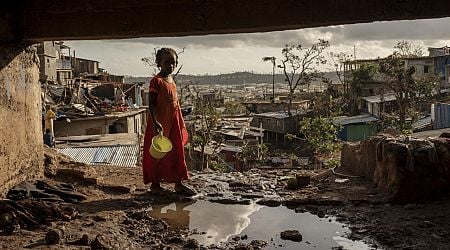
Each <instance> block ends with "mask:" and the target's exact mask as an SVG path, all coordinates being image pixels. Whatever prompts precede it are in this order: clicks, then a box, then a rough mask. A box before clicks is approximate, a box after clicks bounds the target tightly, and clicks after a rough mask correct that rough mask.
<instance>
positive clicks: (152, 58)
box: [141, 47, 184, 78]
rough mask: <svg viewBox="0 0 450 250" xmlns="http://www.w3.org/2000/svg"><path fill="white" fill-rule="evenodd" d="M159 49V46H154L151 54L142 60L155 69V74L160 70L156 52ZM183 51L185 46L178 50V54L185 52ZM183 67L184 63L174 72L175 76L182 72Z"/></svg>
mask: <svg viewBox="0 0 450 250" xmlns="http://www.w3.org/2000/svg"><path fill="white" fill-rule="evenodd" d="M158 49H159V47H155V48H153V53H152V54H151V55H150V56H148V57H143V58H141V61H142V62H143V63H144V64H145V65H147V66H149V67H150V68H151V69H152V70H153V75H156V74H157V73H158V71H159V69H158V65H157V63H156V52H157V51H158ZM183 53H184V48H183V49H182V50H181V51H179V52H177V55H178V56H180V54H183ZM182 68H183V65H180V66H179V67H178V69H177V71H176V72H175V74H173V76H174V78H175V77H176V76H177V75H178V74H179V73H180V72H181V69H182Z"/></svg>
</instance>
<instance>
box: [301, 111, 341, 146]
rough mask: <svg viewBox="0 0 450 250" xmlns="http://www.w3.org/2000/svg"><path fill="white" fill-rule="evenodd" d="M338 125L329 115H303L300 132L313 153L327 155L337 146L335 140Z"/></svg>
mask: <svg viewBox="0 0 450 250" xmlns="http://www.w3.org/2000/svg"><path fill="white" fill-rule="evenodd" d="M338 129H339V128H338V127H337V126H335V125H334V124H333V121H332V119H331V118H330V117H322V116H317V117H312V118H310V117H305V118H304V119H303V120H302V121H301V123H300V133H302V134H303V136H304V137H305V139H306V140H307V141H308V142H309V144H310V145H311V147H312V148H313V150H314V154H319V155H328V154H330V153H332V152H334V151H335V150H336V149H338V148H339V144H338V143H337V142H336V141H337V137H336V133H337V132H338Z"/></svg>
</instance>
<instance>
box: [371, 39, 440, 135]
mask: <svg viewBox="0 0 450 250" xmlns="http://www.w3.org/2000/svg"><path fill="white" fill-rule="evenodd" d="M394 48H395V49H396V50H395V51H394V52H393V53H392V55H390V56H388V57H387V58H385V59H384V60H381V61H380V63H379V69H378V71H379V73H380V74H381V76H382V78H383V84H384V88H386V89H387V90H389V91H391V92H392V93H393V94H394V95H395V98H396V104H397V108H398V111H397V112H398V120H397V119H391V120H392V122H391V124H392V125H393V126H394V127H396V128H397V129H399V130H400V131H410V130H411V124H410V123H407V121H406V120H407V118H412V119H413V120H414V118H415V117H416V115H414V104H415V103H417V102H419V101H423V100H427V99H429V98H431V96H432V91H433V89H434V87H435V85H436V80H437V79H436V78H435V79H426V78H423V77H418V76H415V75H414V74H415V73H416V68H415V67H414V66H412V65H408V64H407V60H406V59H407V58H408V57H415V56H420V55H421V54H420V51H421V49H419V47H417V46H415V45H412V44H410V43H408V42H406V41H401V42H398V43H397V45H396V46H395V47H394ZM387 118H388V117H387Z"/></svg>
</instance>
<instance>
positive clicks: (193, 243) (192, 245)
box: [184, 239, 200, 249]
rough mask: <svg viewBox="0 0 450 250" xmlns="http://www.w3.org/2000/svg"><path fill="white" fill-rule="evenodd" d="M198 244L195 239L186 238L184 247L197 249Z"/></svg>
mask: <svg viewBox="0 0 450 250" xmlns="http://www.w3.org/2000/svg"><path fill="white" fill-rule="evenodd" d="M199 246H200V244H199V243H198V241H197V240H196V239H188V240H187V241H186V244H184V247H185V248H188V249H198V248H199Z"/></svg>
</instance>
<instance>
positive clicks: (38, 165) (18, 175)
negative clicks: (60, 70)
mask: <svg viewBox="0 0 450 250" xmlns="http://www.w3.org/2000/svg"><path fill="white" fill-rule="evenodd" d="M0 50H1V51H2V57H1V59H0V63H1V64H0V65H1V67H0V196H2V195H4V194H5V192H6V191H7V190H8V189H9V188H10V187H12V186H13V185H15V184H17V183H19V182H21V181H23V180H25V179H29V178H34V177H38V176H41V175H42V174H43V152H42V145H43V142H42V128H41V89H40V85H39V68H38V66H39V59H38V56H37V54H36V49H35V47H27V46H22V45H17V44H15V45H5V44H3V45H0Z"/></svg>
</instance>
